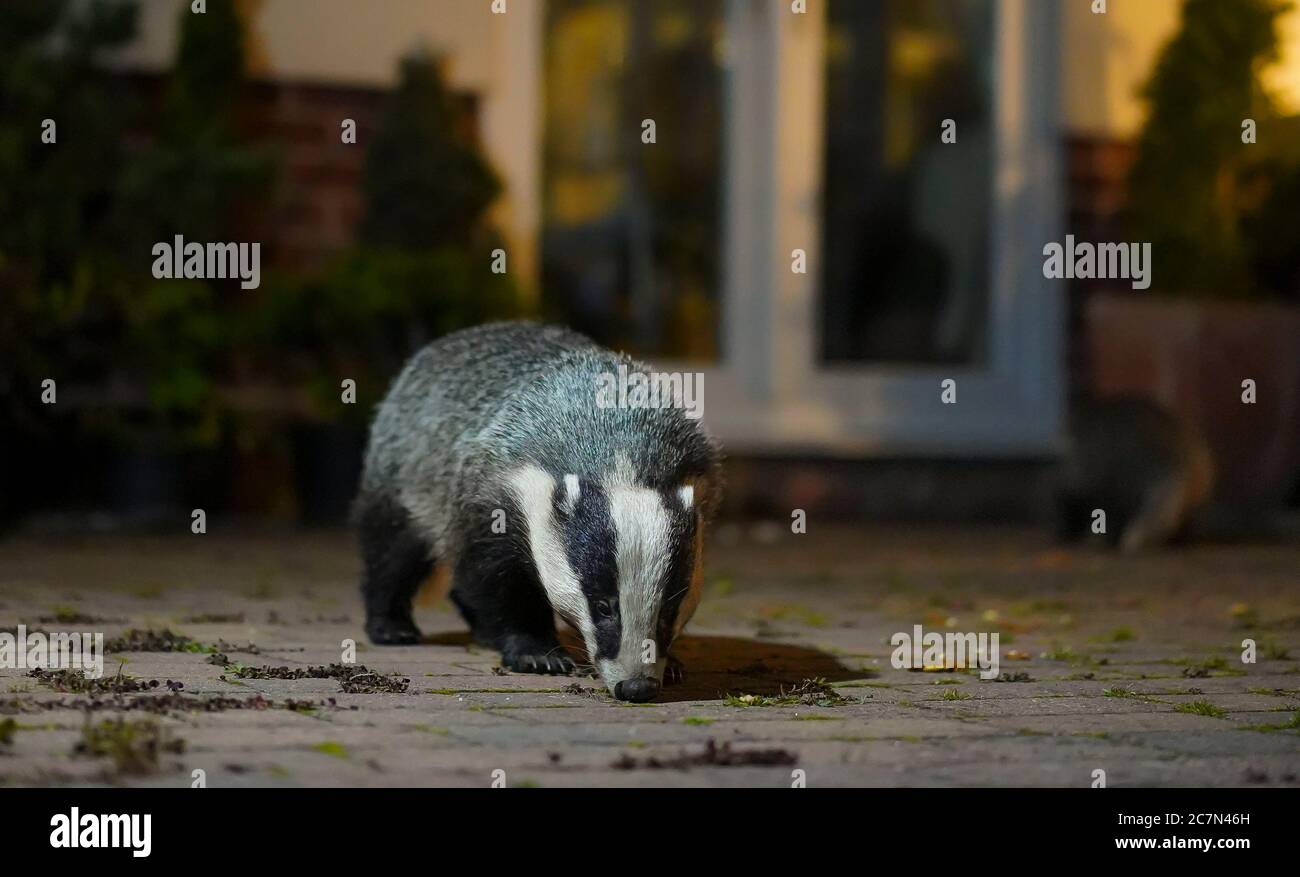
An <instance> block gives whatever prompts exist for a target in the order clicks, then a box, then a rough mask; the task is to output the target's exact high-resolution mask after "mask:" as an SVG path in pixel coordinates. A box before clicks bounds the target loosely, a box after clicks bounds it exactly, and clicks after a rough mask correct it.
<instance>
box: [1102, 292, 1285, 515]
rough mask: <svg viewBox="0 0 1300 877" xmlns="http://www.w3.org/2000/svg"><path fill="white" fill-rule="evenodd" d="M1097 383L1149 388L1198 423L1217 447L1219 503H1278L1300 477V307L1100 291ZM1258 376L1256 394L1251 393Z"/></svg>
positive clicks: (1108, 387)
mask: <svg viewBox="0 0 1300 877" xmlns="http://www.w3.org/2000/svg"><path fill="white" fill-rule="evenodd" d="M1086 339H1087V340H1086V343H1087V345H1088V363H1089V365H1088V369H1089V374H1088V381H1089V385H1090V387H1091V388H1092V389H1093V390H1094V391H1095V392H1097V393H1140V394H1143V395H1146V396H1149V397H1151V398H1152V399H1154V400H1156V401H1157V402H1159V403H1161V404H1162V405H1164V406H1166V407H1167V408H1169V409H1170V410H1172V411H1174V412H1176V413H1178V414H1180V415H1181V416H1183V417H1186V418H1187V419H1189V420H1190V421H1191V422H1193V423H1195V424H1197V425H1198V426H1199V427H1200V428H1201V429H1202V430H1203V432H1204V434H1205V436H1206V440H1207V441H1208V442H1209V443H1210V447H1211V449H1212V450H1213V451H1214V456H1215V464H1216V467H1217V470H1218V478H1217V484H1216V488H1215V495H1214V498H1215V501H1216V502H1217V503H1220V504H1224V505H1250V506H1256V505H1258V506H1279V505H1282V504H1283V503H1285V502H1286V501H1287V499H1288V498H1289V497H1291V496H1293V492H1294V490H1295V488H1296V484H1297V479H1300V308H1298V307H1287V306H1283V305H1271V304H1252V303H1244V302H1229V301H1185V300H1179V299H1166V298H1157V297H1154V296H1141V297H1136V296H1128V295H1124V294H1118V295H1113V294H1097V295H1094V296H1093V297H1092V298H1091V299H1090V301H1089V302H1088V307H1087V329H1086ZM1246 380H1252V381H1254V382H1255V393H1256V401H1255V402H1254V404H1247V403H1245V402H1243V400H1242V394H1243V389H1242V382H1243V381H1246Z"/></svg>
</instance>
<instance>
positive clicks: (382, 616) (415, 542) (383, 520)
mask: <svg viewBox="0 0 1300 877" xmlns="http://www.w3.org/2000/svg"><path fill="white" fill-rule="evenodd" d="M357 524H358V527H359V530H360V539H361V560H362V564H363V566H364V569H363V570H362V573H361V575H362V578H361V595H362V598H363V599H364V600H365V606H366V634H367V635H368V636H369V637H370V641H371V642H373V643H374V644H375V645H407V644H410V643H417V642H419V641H420V631H419V628H417V627H416V626H415V621H414V619H413V618H412V617H411V601H412V600H414V598H415V592H416V591H417V590H418V589H419V587H420V583H421V582H423V581H424V580H425V579H426V578H428V577H429V573H431V572H432V571H433V561H432V560H431V559H430V556H429V545H428V543H427V542H426V541H425V540H424V538H423V537H422V536H421V535H420V533H419V531H418V530H417V529H416V527H415V524H414V522H413V521H412V520H411V517H410V515H409V514H407V512H406V509H404V508H402V507H401V506H400V505H398V504H397V503H396V502H394V501H393V500H391V499H388V498H385V497H367V498H363V499H362V501H361V505H360V507H359V514H358V515H357Z"/></svg>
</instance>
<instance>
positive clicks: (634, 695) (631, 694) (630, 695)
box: [614, 676, 659, 703]
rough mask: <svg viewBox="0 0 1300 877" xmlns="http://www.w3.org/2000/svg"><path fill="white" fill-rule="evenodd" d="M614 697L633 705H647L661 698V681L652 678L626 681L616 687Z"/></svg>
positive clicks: (643, 677)
mask: <svg viewBox="0 0 1300 877" xmlns="http://www.w3.org/2000/svg"><path fill="white" fill-rule="evenodd" d="M614 696H615V697H617V698H618V699H619V700H629V701H631V702H632V703H645V702H646V701H647V700H654V699H655V698H656V697H658V696H659V680H658V679H655V678H654V677H652V676H638V677H637V678H635V679H624V680H622V681H621V682H618V683H616V684H615V685H614Z"/></svg>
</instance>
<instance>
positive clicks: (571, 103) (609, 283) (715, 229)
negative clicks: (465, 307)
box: [542, 0, 724, 360]
mask: <svg viewBox="0 0 1300 877" xmlns="http://www.w3.org/2000/svg"><path fill="white" fill-rule="evenodd" d="M723 6H724V4H723V0H659V2H654V3H649V2H631V0H550V2H548V3H547V11H546V23H545V28H546V30H545V75H546V87H545V113H546V115H545V129H546V133H545V147H544V148H545V154H544V156H543V174H544V199H545V200H544V207H543V211H544V213H543V218H544V227H543V236H542V286H543V304H544V308H545V310H546V311H547V312H548V313H547V315H548V316H549V317H551V318H553V319H558V320H562V321H564V322H566V323H568V324H569V325H572V326H574V327H575V328H578V329H580V330H583V331H585V332H587V333H589V334H591V335H592V336H594V337H595V338H597V339H598V340H600V341H602V342H604V343H606V344H611V345H614V346H618V347H622V348H625V349H627V350H630V351H633V352H638V353H642V354H647V355H650V354H658V355H668V356H675V357H685V358H692V359H705V360H707V359H713V358H715V357H716V354H717V350H716V347H717V337H718V320H719V313H718V303H719V285H720V284H719V279H718V278H719V264H720V255H721V235H720V222H719V209H720V203H719V202H720V197H721V179H722V174H721V169H720V155H721V145H722V90H723V80H722V72H721V40H722V34H723V16H724V8H723ZM645 119H653V120H654V123H655V137H656V142H655V143H653V144H646V143H643V142H642V134H643V130H644V128H643V120H645Z"/></svg>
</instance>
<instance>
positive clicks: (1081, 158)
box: [1065, 136, 1136, 398]
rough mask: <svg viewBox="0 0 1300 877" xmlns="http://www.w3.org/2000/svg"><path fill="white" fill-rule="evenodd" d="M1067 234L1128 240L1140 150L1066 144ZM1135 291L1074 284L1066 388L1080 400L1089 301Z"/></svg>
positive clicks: (1127, 145) (1118, 143)
mask: <svg viewBox="0 0 1300 877" xmlns="http://www.w3.org/2000/svg"><path fill="white" fill-rule="evenodd" d="M1065 152H1066V168H1067V171H1066V172H1067V175H1068V178H1067V180H1066V198H1067V204H1068V207H1067V210H1068V220H1067V223H1066V231H1067V233H1070V234H1073V235H1074V236H1075V239H1076V240H1079V241H1090V242H1093V243H1096V242H1099V241H1123V240H1127V238H1126V236H1125V234H1124V229H1123V228H1121V227H1120V214H1121V212H1122V211H1123V209H1124V205H1125V203H1126V200H1127V192H1128V185H1127V178H1128V171H1129V168H1130V167H1131V166H1132V164H1133V159H1134V158H1135V156H1136V150H1135V148H1134V145H1133V143H1132V142H1130V141H1128V140H1116V139H1104V138H1097V137H1080V136H1069V137H1067V138H1066V141H1065ZM1108 290H1114V291H1121V290H1130V291H1131V289H1130V286H1129V281H1127V280H1071V281H1069V289H1068V293H1067V307H1068V323H1067V326H1068V328H1067V336H1066V344H1067V347H1066V351H1067V368H1068V375H1067V379H1068V382H1067V385H1068V387H1069V392H1070V397H1071V398H1075V397H1077V396H1078V395H1079V393H1080V392H1081V391H1082V390H1083V389H1085V388H1086V387H1087V385H1088V380H1089V375H1090V374H1091V371H1092V368H1091V363H1090V362H1089V359H1088V357H1089V346H1088V344H1087V343H1086V332H1085V328H1086V322H1085V321H1086V319H1087V314H1088V299H1089V297H1090V296H1091V295H1092V294H1094V293H1096V292H1104V291H1108Z"/></svg>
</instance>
